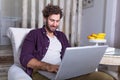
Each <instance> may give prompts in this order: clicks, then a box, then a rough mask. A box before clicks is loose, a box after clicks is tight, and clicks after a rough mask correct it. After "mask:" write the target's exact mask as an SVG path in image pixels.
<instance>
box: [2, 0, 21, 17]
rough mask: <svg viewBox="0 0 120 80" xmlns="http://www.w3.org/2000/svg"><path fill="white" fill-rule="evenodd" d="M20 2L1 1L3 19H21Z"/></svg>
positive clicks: (15, 0)
mask: <svg viewBox="0 0 120 80" xmlns="http://www.w3.org/2000/svg"><path fill="white" fill-rule="evenodd" d="M21 6H22V0H1V9H2V11H1V12H2V13H1V14H2V16H3V17H21V11H22V7H21Z"/></svg>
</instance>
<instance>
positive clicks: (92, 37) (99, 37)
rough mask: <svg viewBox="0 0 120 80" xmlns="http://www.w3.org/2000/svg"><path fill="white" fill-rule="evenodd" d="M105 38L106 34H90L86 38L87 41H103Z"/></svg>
mask: <svg viewBox="0 0 120 80" xmlns="http://www.w3.org/2000/svg"><path fill="white" fill-rule="evenodd" d="M105 36H106V34H105V33H97V34H95V33H92V34H91V35H89V36H88V37H87V38H88V39H89V40H105Z"/></svg>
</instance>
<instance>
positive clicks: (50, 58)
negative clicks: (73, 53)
mask: <svg viewBox="0 0 120 80" xmlns="http://www.w3.org/2000/svg"><path fill="white" fill-rule="evenodd" d="M48 38H49V40H50V44H49V47H48V50H47V52H46V54H45V56H44V58H43V59H42V61H44V62H47V63H50V64H60V62H61V58H60V56H61V55H60V52H61V49H62V46H61V43H60V41H59V40H58V39H57V37H56V36H54V37H52V38H51V37H49V36H48Z"/></svg>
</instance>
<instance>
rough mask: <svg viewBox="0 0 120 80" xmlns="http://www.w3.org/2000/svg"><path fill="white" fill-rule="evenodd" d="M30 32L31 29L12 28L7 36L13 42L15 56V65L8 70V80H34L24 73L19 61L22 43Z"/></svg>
mask: <svg viewBox="0 0 120 80" xmlns="http://www.w3.org/2000/svg"><path fill="white" fill-rule="evenodd" d="M30 30H31V29H26V28H12V27H10V28H9V29H8V32H7V36H8V37H9V38H10V40H11V43H12V48H13V56H14V64H13V65H12V66H11V67H10V68H9V70H8V80H32V79H31V77H30V76H29V75H28V74H26V72H24V70H23V69H22V66H21V65H20V61H19V55H20V51H21V44H22V41H23V39H24V37H25V36H26V34H27V33H28V32H29V31H30Z"/></svg>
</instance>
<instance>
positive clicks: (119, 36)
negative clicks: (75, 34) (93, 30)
mask: <svg viewBox="0 0 120 80" xmlns="http://www.w3.org/2000/svg"><path fill="white" fill-rule="evenodd" d="M114 46H115V47H116V48H120V0H118V1H117V13H116V23H115V43H114Z"/></svg>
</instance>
